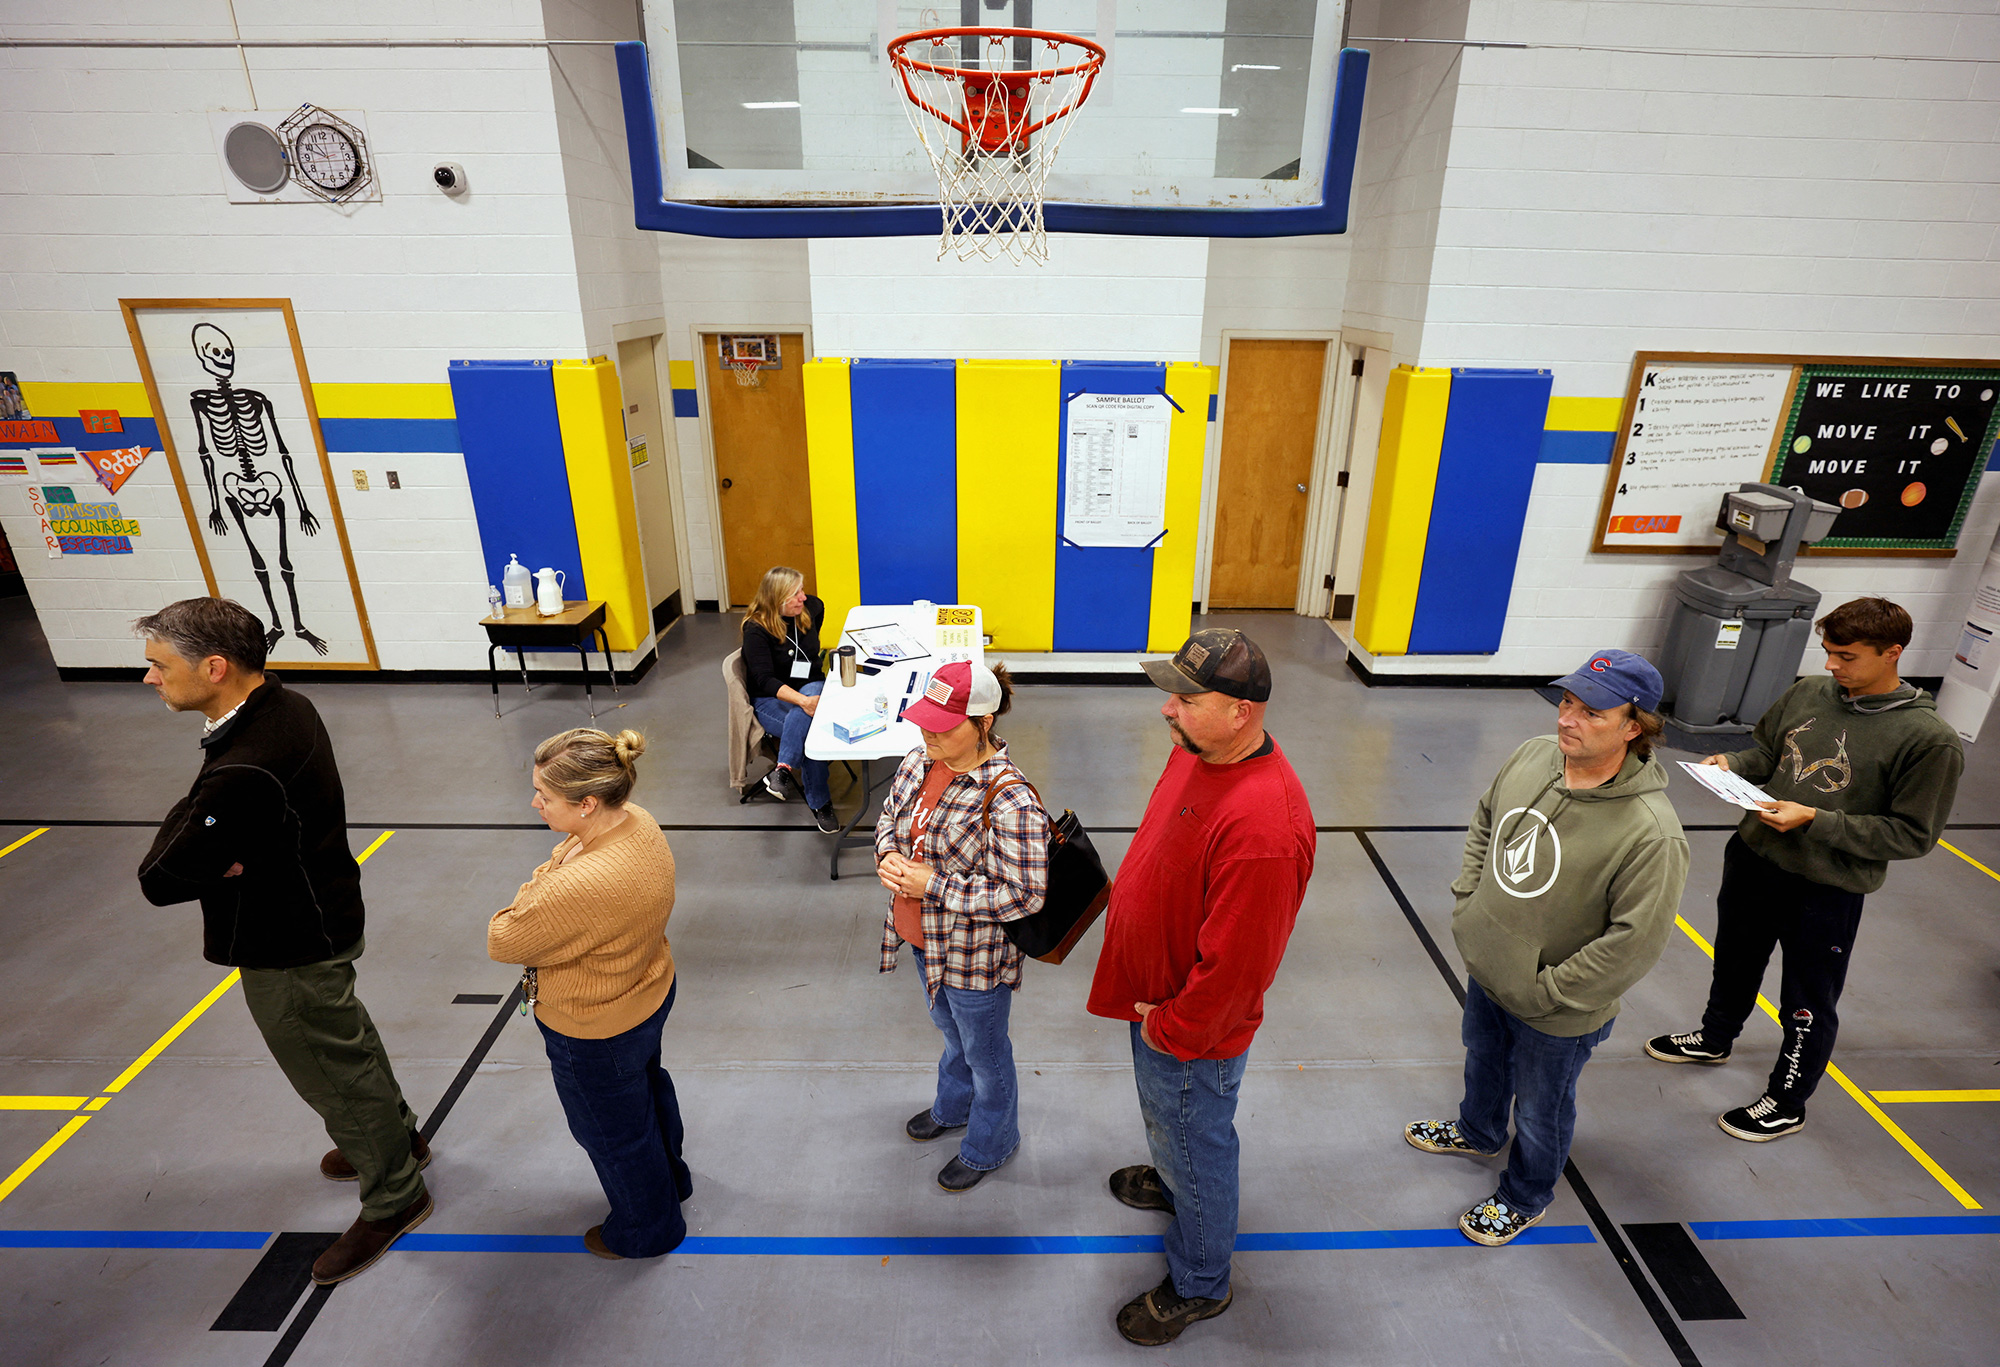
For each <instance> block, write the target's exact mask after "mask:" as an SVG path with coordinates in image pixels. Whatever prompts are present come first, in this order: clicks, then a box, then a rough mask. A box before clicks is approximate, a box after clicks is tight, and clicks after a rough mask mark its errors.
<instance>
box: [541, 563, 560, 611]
mask: <svg viewBox="0 0 2000 1367" xmlns="http://www.w3.org/2000/svg"><path fill="white" fill-rule="evenodd" d="M562 610H563V572H562V571H561V570H552V569H547V568H543V569H539V570H536V571H535V611H537V612H539V613H541V615H542V616H544V617H553V616H555V615H556V614H557V613H559V612H561V611H562Z"/></svg>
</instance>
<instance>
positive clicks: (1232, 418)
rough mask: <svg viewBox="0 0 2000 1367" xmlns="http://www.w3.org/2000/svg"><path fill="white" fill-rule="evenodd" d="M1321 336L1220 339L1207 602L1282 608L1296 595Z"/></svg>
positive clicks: (1322, 363) (1322, 365)
mask: <svg viewBox="0 0 2000 1367" xmlns="http://www.w3.org/2000/svg"><path fill="white" fill-rule="evenodd" d="M1326 346H1327V344H1326V342H1325V341H1323V340H1322V341H1307V340H1292V339H1288V338H1280V339H1252V338H1242V339H1238V340H1232V341H1231V342H1230V344H1229V382H1228V393H1227V394H1226V395H1225V396H1224V401H1223V406H1222V461H1221V468H1220V471H1219V473H1218V476H1217V484H1216V494H1215V544H1214V552H1213V554H1212V556H1211V557H1210V562H1209V563H1210V570H1209V581H1208V585H1209V587H1208V605H1209V607H1210V608H1211V609H1215V608H1287V609H1289V608H1291V607H1292V606H1293V605H1294V604H1295V603H1296V602H1297V600H1298V581H1299V554H1300V552H1301V550H1302V548H1303V544H1304V541H1305V532H1306V508H1307V506H1308V504H1309V498H1308V489H1309V488H1310V486H1311V481H1312V467H1313V449H1314V446H1315V444H1316V443H1317V441H1318V439H1319V400H1320V384H1321V380H1322V377H1323V376H1324V375H1325V373H1326Z"/></svg>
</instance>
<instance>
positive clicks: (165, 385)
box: [118, 299, 380, 669]
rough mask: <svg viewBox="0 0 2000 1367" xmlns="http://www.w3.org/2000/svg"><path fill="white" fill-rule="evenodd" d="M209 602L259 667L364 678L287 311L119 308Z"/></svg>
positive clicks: (337, 525)
mask: <svg viewBox="0 0 2000 1367" xmlns="http://www.w3.org/2000/svg"><path fill="white" fill-rule="evenodd" d="M118 302H119V306H120V308H122V309H123V310H124V313H125V328H126V331H127V332H129V333H130V334H131V337H132V350H133V352H134V353H135V354H136V355H137V357H138V360H139V374H140V377H141V378H142V379H143V380H144V381H145V384H146V396H147V398H148V399H150V400H151V401H152V405H153V412H154V413H155V414H157V415H158V418H159V427H160V445H161V446H162V447H163V448H165V451H166V455H167V461H168V465H169V466H170V468H171V469H172V470H173V475H174V485H175V487H176V488H177V489H178V490H179V492H180V500H181V509H182V511H183V512H184V513H185V514H186V516H187V524H188V530H189V533H190V534H191V535H192V536H193V538H194V546H195V554H196V555H197V556H198V557H199V559H200V561H201V569H202V575H203V577H204V578H205V579H206V580H207V582H208V591H209V593H210V594H212V595H214V596H215V597H218V598H233V599H235V600H236V601H237V602H239V603H241V604H243V606H244V607H246V608H249V609H250V610H251V611H252V612H254V613H256V614H257V615H258V616H259V618H260V619H261V620H262V621H263V622H264V624H265V639H266V640H267V642H268V643H269V647H270V663H271V664H272V665H273V666H277V667H282V668H287V669H377V668H379V667H380V665H379V664H378V662H377V659H376V655H375V638H374V635H373V633H372V632H371V631H370V630H369V627H368V609H367V605H366V604H365V603H364V602H363V601H362V597H361V584H360V581H359V580H358V579H357V578H356V576H355V573H354V555H353V552H352V551H351V550H350V548H349V546H348V542H347V525H346V523H345V522H344V521H343V520H342V518H341V512H340V495H339V492H338V490H337V488H336V486H335V485H334V481H333V469H332V466H331V465H330V464H329V463H328V461H327V456H326V442H325V440H324V438H323V437H322V436H321V434H320V428H319V412H318V410H317V409H316V408H315V407H314V406H313V393H312V380H311V378H310V377H309V376H308V375H307V373H306V360H305V353H304V351H303V350H302V349H301V348H300V346H299V330H298V323H297V321H296V320H295V319H294V318H293V316H292V303H291V300H289V299H121V300H119V301H118Z"/></svg>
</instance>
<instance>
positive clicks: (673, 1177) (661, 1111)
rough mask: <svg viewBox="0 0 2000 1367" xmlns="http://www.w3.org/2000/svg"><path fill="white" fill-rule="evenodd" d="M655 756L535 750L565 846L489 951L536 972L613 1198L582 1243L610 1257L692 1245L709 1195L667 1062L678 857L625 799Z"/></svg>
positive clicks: (547, 1038)
mask: <svg viewBox="0 0 2000 1367" xmlns="http://www.w3.org/2000/svg"><path fill="white" fill-rule="evenodd" d="M645 749H646V741H645V738H644V737H643V736H641V735H640V734H639V733H638V732H637V731H620V732H619V733H618V735H617V737H616V738H613V737H611V736H608V735H606V734H605V733H604V732H602V731H596V730H592V729H590V728H588V727H578V728H577V729H575V730H573V731H565V732H563V733H562V734H561V735H557V736H551V737H549V738H548V739H547V740H545V741H543V742H542V743H541V744H540V745H538V746H536V747H535V771H534V783H535V796H534V800H533V802H532V804H531V805H532V806H533V807H534V808H535V810H536V811H538V812H540V813H541V815H542V820H544V821H546V822H547V823H548V824H549V828H550V829H551V830H554V831H556V832H558V833H560V834H561V835H562V836H563V841H562V843H561V844H559V845H557V846H556V847H555V851H554V853H552V854H551V855H550V856H549V859H548V862H547V863H545V864H543V865H542V866H541V867H539V868H537V869H536V870H535V872H534V874H533V875H532V876H531V877H530V878H529V879H528V881H527V882H525V883H523V884H522V885H521V890H520V891H519V892H517V893H515V894H514V903H513V905H512V906H510V907H508V908H506V909H505V910H504V911H501V912H499V913H497V914H496V915H495V916H494V917H493V920H492V922H491V923H490V924H489V925H488V926H487V929H486V949H487V953H488V954H490V955H491V956H492V957H493V958H494V959H495V960H497V961H498V962H500V963H503V964H521V965H523V966H524V967H525V968H526V970H527V971H526V972H525V973H524V974H523V975H522V986H523V987H524V989H525V991H526V1000H527V1003H528V1005H530V1006H532V1007H533V1008H534V1011H535V1024H536V1025H537V1026H538V1027H539V1028H540V1029H541V1032H542V1039H543V1042H544V1044H545V1045H546V1046H547V1048H548V1054H549V1066H550V1069H551V1071H552V1073H553V1075H554V1079H555V1085H556V1096H557V1097H559V1098H560V1099H561V1101H562V1108H563V1114H564V1115H565V1116H567V1117H568V1119H569V1132H570V1133H571V1134H572V1135H574V1136H575V1138H576V1142H577V1143H578V1144H580V1145H582V1146H583V1151H584V1152H585V1153H587V1154H589V1155H590V1162H591V1165H592V1166H593V1167H594V1168H596V1169H597V1180H598V1181H599V1183H601V1184H602V1185H603V1187H604V1195H605V1198H606V1199H607V1200H609V1201H610V1203H611V1213H610V1214H608V1215H606V1216H605V1217H604V1223H603V1224H601V1225H593V1226H591V1228H590V1229H589V1230H588V1231H586V1232H585V1234H584V1236H583V1242H584V1245H585V1247H587V1248H589V1250H590V1251H591V1252H592V1253H595V1254H596V1255H597V1256H598V1257H600V1258H656V1257H658V1256H659V1255H661V1254H662V1253H666V1252H669V1251H670V1250H672V1249H673V1248H675V1247H676V1246H678V1245H679V1243H680V1242H681V1240H683V1239H685V1238H686V1237H687V1222H686V1221H685V1220H684V1219H683V1218H682V1217H681V1202H683V1201H685V1200H687V1198H688V1196H689V1194H690V1193H691V1192H692V1191H693V1190H694V1184H693V1180H692V1179H691V1178H690V1177H689V1175H688V1168H687V1164H686V1163H685V1162H683V1161H682V1160H681V1112H680V1103H679V1101H678V1100H677V1099H676V1097H675V1096H674V1080H673V1079H672V1078H671V1077H669V1076H668V1075H667V1072H666V1070H665V1069H663V1068H661V1067H660V1031H661V1029H662V1027H664V1026H665V1024H666V1021H667V1013H668V1012H669V1011H671V1010H672V1009H673V1005H674V990H675V988H676V987H677V986H678V981H677V979H676V977H675V974H674V955H673V949H672V947H671V946H669V945H668V943H667V939H666V927H667V917H668V916H669V915H671V914H672V912H673V909H674V855H673V851H672V850H670V849H668V848H667V840H666V837H665V836H664V835H662V834H661V833H660V827H659V823H658V822H656V821H654V820H653V817H652V814H651V813H649V812H647V811H646V809H645V808H643V807H641V806H639V805H637V804H636V803H631V802H627V801H626V798H627V797H628V796H629V795H630V793H631V791H632V783H633V779H634V777H635V772H634V766H635V763H636V761H637V760H638V758H639V756H640V755H641V754H643V753H644V752H645Z"/></svg>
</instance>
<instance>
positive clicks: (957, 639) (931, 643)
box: [806, 603, 986, 760]
mask: <svg viewBox="0 0 2000 1367" xmlns="http://www.w3.org/2000/svg"><path fill="white" fill-rule="evenodd" d="M968 611H969V612H970V613H971V614H972V620H971V622H970V623H965V622H956V623H953V622H951V621H950V620H949V618H947V622H946V624H944V625H940V624H939V622H938V617H939V616H940V614H947V613H948V614H953V615H958V616H963V614H964V613H966V612H968ZM890 624H895V625H897V626H900V627H902V628H903V630H904V631H906V632H908V633H909V634H910V635H911V636H912V637H914V638H915V639H916V642H917V644H918V645H920V646H922V647H923V648H924V649H925V650H927V651H929V652H930V654H929V655H927V656H924V657H923V658H920V659H916V660H912V661H910V662H909V663H907V664H893V665H889V666H886V667H885V668H884V669H883V670H882V672H881V673H879V674H876V675H873V676H870V675H867V674H862V675H858V676H857V677H856V678H855V680H854V687H852V688H844V687H842V686H841V682H840V663H839V661H838V660H835V661H833V662H832V663H831V665H830V667H829V668H828V670H827V677H826V688H825V690H824V691H822V692H821V693H820V695H819V696H820V704H819V710H818V711H816V712H814V713H813V721H812V729H811V730H810V731H808V732H807V733H806V754H807V756H808V757H810V758H812V759H824V760H842V759H901V758H902V757H903V756H904V755H907V754H909V753H910V751H911V750H914V749H915V748H916V747H917V746H919V745H922V744H923V743H924V738H923V735H922V734H921V733H920V732H919V731H918V730H917V728H916V726H915V725H913V724H912V723H910V722H906V721H893V720H892V721H891V722H890V723H889V728H888V729H887V730H886V731H878V732H876V733H875V734H874V735H872V736H868V737H866V738H864V739H862V740H860V741H858V742H856V743H854V744H852V745H850V744H847V743H846V742H844V741H842V740H839V739H838V738H836V737H835V736H834V734H833V724H834V723H835V722H839V723H840V724H841V725H843V726H845V725H847V724H848V723H849V722H851V721H855V720H857V719H858V718H860V717H863V716H866V715H867V714H868V713H870V712H873V711H875V710H876V706H875V701H876V699H877V698H881V699H883V700H884V701H885V702H887V704H888V711H887V712H886V713H885V714H884V715H886V716H888V717H891V718H893V717H894V716H895V715H896V708H897V705H898V704H899V703H901V702H903V701H904V700H905V699H908V700H909V701H911V702H915V701H916V700H917V699H918V698H919V697H921V696H922V695H923V688H924V685H925V684H926V683H928V682H929V681H930V677H931V672H932V671H933V670H935V669H936V668H937V667H938V666H939V665H941V664H948V663H950V662H951V661H953V660H976V661H979V662H980V663H982V664H983V663H985V660H986V650H985V647H984V646H983V645H982V644H981V639H982V637H983V636H984V634H985V630H986V624H985V620H984V618H983V617H982V616H981V615H980V612H979V609H978V608H976V607H973V606H971V605H970V604H955V603H901V604H894V605H889V606H870V605H867V604H864V605H862V606H861V607H857V608H854V609H852V610H851V611H849V613H848V614H847V620H846V622H844V623H843V624H842V626H841V634H840V639H839V640H837V641H833V642H830V643H829V649H832V648H837V647H839V646H843V645H853V644H854V641H853V639H852V638H851V637H850V636H849V635H848V633H849V632H853V631H864V630H866V629H867V628H869V627H878V626H887V625H890ZM822 639H824V638H822ZM855 653H856V654H857V655H859V656H862V657H865V656H866V654H867V652H866V651H864V650H860V649H858V648H857V650H856V652H855Z"/></svg>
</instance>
